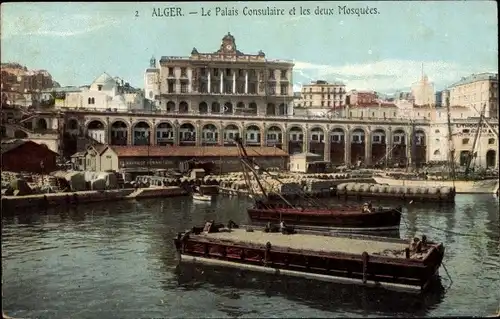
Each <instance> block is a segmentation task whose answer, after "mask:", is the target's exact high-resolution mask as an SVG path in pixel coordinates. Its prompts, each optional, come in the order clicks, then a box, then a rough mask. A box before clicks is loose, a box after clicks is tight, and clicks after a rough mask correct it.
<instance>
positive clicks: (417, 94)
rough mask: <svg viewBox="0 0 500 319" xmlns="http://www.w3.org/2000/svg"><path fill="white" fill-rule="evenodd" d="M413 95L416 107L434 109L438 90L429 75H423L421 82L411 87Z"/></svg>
mask: <svg viewBox="0 0 500 319" xmlns="http://www.w3.org/2000/svg"><path fill="white" fill-rule="evenodd" d="M411 95H412V97H413V103H414V104H415V105H416V106H431V107H434V106H435V105H436V90H435V89H434V84H433V83H432V82H430V81H429V78H428V77H427V75H423V76H422V78H421V79H420V81H417V82H415V83H413V84H412V85H411Z"/></svg>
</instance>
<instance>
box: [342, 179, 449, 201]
mask: <svg viewBox="0 0 500 319" xmlns="http://www.w3.org/2000/svg"><path fill="white" fill-rule="evenodd" d="M337 195H339V196H357V197H360V196H361V197H363V196H365V197H386V198H402V199H412V200H424V201H425V200H438V201H453V200H454V198H455V194H454V192H453V190H452V188H450V187H411V186H389V185H380V184H368V183H342V184H339V185H338V186H337Z"/></svg>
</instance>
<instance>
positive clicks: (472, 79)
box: [449, 73, 498, 118]
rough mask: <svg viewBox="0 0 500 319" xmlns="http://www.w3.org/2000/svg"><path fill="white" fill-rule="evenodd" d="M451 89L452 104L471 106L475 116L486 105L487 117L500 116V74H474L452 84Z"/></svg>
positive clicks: (450, 98)
mask: <svg viewBox="0 0 500 319" xmlns="http://www.w3.org/2000/svg"><path fill="white" fill-rule="evenodd" d="M449 90H450V93H449V100H450V105H451V106H465V107H467V108H470V109H472V110H473V111H475V116H478V115H479V112H481V109H482V108H483V107H485V116H486V117H494V118H497V117H498V74H496V73H481V74H472V75H471V76H468V77H464V78H462V79H461V80H460V81H458V82H457V83H455V84H453V85H451V86H450V89H449Z"/></svg>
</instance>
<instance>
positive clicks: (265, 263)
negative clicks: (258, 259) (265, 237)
mask: <svg viewBox="0 0 500 319" xmlns="http://www.w3.org/2000/svg"><path fill="white" fill-rule="evenodd" d="M271 247H272V246H271V243H270V242H267V243H266V251H265V252H264V266H267V262H268V260H269V257H270V255H271Z"/></svg>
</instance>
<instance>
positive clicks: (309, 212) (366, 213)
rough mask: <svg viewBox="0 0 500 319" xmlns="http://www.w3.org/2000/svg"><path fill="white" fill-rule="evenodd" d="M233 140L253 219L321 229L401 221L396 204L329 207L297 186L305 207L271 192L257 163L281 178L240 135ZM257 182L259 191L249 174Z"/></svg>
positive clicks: (385, 226)
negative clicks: (253, 154) (257, 160)
mask: <svg viewBox="0 0 500 319" xmlns="http://www.w3.org/2000/svg"><path fill="white" fill-rule="evenodd" d="M236 143H237V145H238V147H239V150H240V160H241V163H242V165H243V171H244V175H245V178H244V179H245V182H246V183H247V188H248V190H249V192H250V193H251V195H252V197H251V198H253V199H254V200H255V204H254V206H252V207H250V208H248V209H247V213H248V215H249V218H250V220H251V221H252V222H257V223H262V222H276V221H278V222H281V221H283V222H286V223H288V224H292V225H294V226H298V227H307V228H309V229H311V228H320V229H323V230H345V231H354V232H356V231H372V230H373V231H380V230H394V229H399V226H400V222H401V215H402V213H401V209H402V208H401V207H397V208H384V207H378V208H374V207H372V205H371V204H370V203H365V204H364V205H363V206H362V207H348V206H343V207H342V206H341V207H329V206H327V205H324V204H321V203H318V202H316V201H315V200H314V199H313V198H311V197H310V196H307V195H306V194H305V193H303V191H301V190H300V189H296V190H297V195H299V196H302V197H303V199H305V200H306V201H307V202H308V203H309V206H308V207H300V206H297V205H294V204H293V203H291V202H290V201H288V200H287V199H286V198H284V197H283V196H282V195H281V194H280V193H275V194H271V193H268V192H266V190H265V189H264V187H263V186H262V183H261V181H260V178H259V174H258V173H257V172H256V170H255V167H258V169H259V170H261V171H262V172H264V173H267V174H268V175H269V176H271V177H272V178H274V179H275V180H276V181H278V182H280V181H279V179H277V178H276V176H275V175H273V174H269V172H267V170H266V169H264V168H263V167H260V166H259V165H258V164H257V163H255V161H254V160H253V159H251V158H249V157H248V155H247V153H246V150H245V147H244V146H243V143H242V142H241V139H237V140H236ZM248 171H250V172H251V173H252V174H253V178H254V179H255V181H256V182H257V185H258V187H259V190H260V192H259V193H258V194H256V193H254V192H253V186H252V185H251V184H250V182H249V181H250V180H251V179H252V178H251V176H250V175H249V174H248ZM272 195H277V197H279V198H280V199H281V201H282V204H273V203H272V202H271V197H272Z"/></svg>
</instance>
